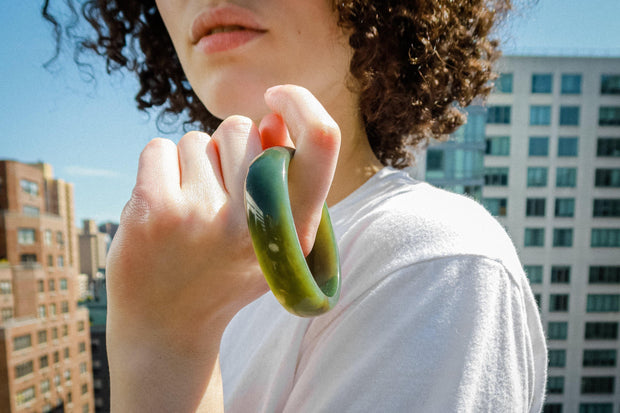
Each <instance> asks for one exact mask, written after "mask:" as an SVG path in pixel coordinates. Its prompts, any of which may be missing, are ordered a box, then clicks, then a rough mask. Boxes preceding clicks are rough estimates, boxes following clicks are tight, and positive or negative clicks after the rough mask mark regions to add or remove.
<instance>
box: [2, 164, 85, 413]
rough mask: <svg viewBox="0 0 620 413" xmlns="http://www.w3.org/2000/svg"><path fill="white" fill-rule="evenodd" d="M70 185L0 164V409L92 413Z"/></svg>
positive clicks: (38, 171)
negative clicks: (78, 289) (80, 306)
mask: <svg viewBox="0 0 620 413" xmlns="http://www.w3.org/2000/svg"><path fill="white" fill-rule="evenodd" d="M73 208H74V204H73V187H72V185H71V184H68V183H65V182H63V181H62V180H57V179H54V178H53V175H52V169H51V167H50V166H49V165H46V164H35V165H29V164H23V163H19V162H16V161H0V211H1V216H0V311H1V321H0V412H11V413H12V412H29V413H30V412H52V411H54V412H57V411H62V412H84V413H86V412H94V398H93V382H92V364H91V354H90V347H91V346H90V337H89V323H88V311H87V309H85V308H79V307H78V305H77V285H76V284H77V283H76V279H77V274H78V266H79V256H78V242H77V233H76V230H75V226H74V224H73V222H74V212H73V211H74V209H73Z"/></svg>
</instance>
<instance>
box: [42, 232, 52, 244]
mask: <svg viewBox="0 0 620 413" xmlns="http://www.w3.org/2000/svg"><path fill="white" fill-rule="evenodd" d="M43 239H44V242H45V245H47V246H50V245H52V231H51V230H49V229H46V230H45V236H44V237H43Z"/></svg>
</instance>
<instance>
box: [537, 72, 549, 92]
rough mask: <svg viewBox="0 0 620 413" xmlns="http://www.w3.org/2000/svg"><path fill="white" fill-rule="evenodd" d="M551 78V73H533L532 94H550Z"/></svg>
mask: <svg viewBox="0 0 620 413" xmlns="http://www.w3.org/2000/svg"><path fill="white" fill-rule="evenodd" d="M552 85H553V76H552V75H551V73H542V74H541V73H535V74H533V75H532V93H551V89H552Z"/></svg>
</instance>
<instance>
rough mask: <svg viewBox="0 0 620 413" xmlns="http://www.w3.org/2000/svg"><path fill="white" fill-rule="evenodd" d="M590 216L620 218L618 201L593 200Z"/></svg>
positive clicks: (616, 199)
mask: <svg viewBox="0 0 620 413" xmlns="http://www.w3.org/2000/svg"><path fill="white" fill-rule="evenodd" d="M592 216H593V217H595V218H597V217H610V218H618V217H620V199H618V198H612V199H595V200H594V206H593V209H592Z"/></svg>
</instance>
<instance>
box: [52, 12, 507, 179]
mask: <svg viewBox="0 0 620 413" xmlns="http://www.w3.org/2000/svg"><path fill="white" fill-rule="evenodd" d="M326 1H330V0H326ZM331 1H332V2H333V7H334V9H335V11H337V13H338V15H339V25H340V26H341V27H342V28H343V29H346V30H348V33H351V34H350V38H349V43H350V45H351V47H352V48H353V51H354V53H353V57H352V60H351V65H350V72H351V75H352V79H353V80H354V81H353V82H350V85H349V87H351V88H354V89H355V91H356V92H358V93H359V96H360V99H359V101H360V108H359V110H360V113H361V116H362V119H363V121H364V125H365V128H366V133H367V136H368V139H369V142H370V145H371V147H372V149H373V151H374V152H375V154H376V156H377V157H378V158H379V159H380V160H381V162H382V163H383V164H385V165H392V166H394V167H398V168H402V167H405V166H407V165H408V164H409V163H410V162H411V160H412V158H411V156H412V155H411V151H410V150H409V147H411V146H415V145H418V144H421V143H427V142H428V140H429V138H435V139H443V138H445V137H446V136H447V135H448V134H450V133H452V132H453V131H455V130H456V129H457V128H458V127H459V126H461V125H462V124H463V123H464V122H465V115H464V114H463V111H462V108H464V107H466V106H468V105H469V104H470V103H471V102H472V100H473V99H474V98H476V97H484V96H486V95H488V93H489V92H490V90H491V87H492V84H491V82H490V80H492V79H493V78H494V73H493V70H492V64H493V62H494V61H495V60H496V59H497V58H498V57H499V55H500V52H499V48H498V46H499V43H498V41H497V40H494V39H491V38H490V36H491V34H492V28H493V26H494V24H495V22H496V20H497V19H499V18H501V17H502V16H503V15H504V14H505V12H507V11H508V10H509V9H510V8H511V0H381V1H371V0H345V1H336V0H331ZM67 2H68V4H69V5H70V7H71V9H72V10H73V4H72V3H71V0H67ZM81 13H82V16H83V17H84V18H85V19H86V20H87V21H88V23H90V25H91V26H92V27H93V28H94V30H95V32H96V35H95V38H94V39H83V38H80V39H79V40H78V42H77V50H78V51H79V52H83V51H87V50H90V51H93V52H95V53H96V54H98V55H100V56H102V57H104V58H105V59H106V68H107V71H108V73H110V72H113V71H117V70H121V69H126V70H129V71H131V72H134V73H136V75H137V76H138V79H139V81H140V86H141V87H140V90H139V91H138V93H137V94H136V101H137V103H138V108H139V109H141V110H147V109H149V108H153V107H161V113H160V116H168V115H173V116H179V115H180V114H184V115H185V116H187V119H188V120H187V123H196V122H197V123H199V124H201V125H202V127H203V128H204V129H205V130H206V131H207V132H209V133H211V132H213V131H214V130H215V129H216V128H217V126H218V125H219V123H220V121H221V120H220V119H218V118H216V117H215V116H213V115H212V114H211V113H209V111H208V110H207V109H206V108H205V107H204V106H203V104H202V103H201V102H200V100H199V99H198V96H197V95H196V94H195V93H194V91H193V90H192V88H191V86H190V84H189V82H188V81H187V78H186V76H185V73H184V72H183V69H182V68H181V64H180V62H179V60H178V58H177V56H176V53H175V51H174V47H173V45H172V41H171V40H170V38H169V36H168V34H167V31H166V28H165V27H164V23H163V21H162V18H161V16H160V15H159V12H158V10H157V7H156V5H155V1H154V0H140V1H119V0H88V1H86V2H84V4H82V6H81ZM43 15H44V17H45V18H46V19H47V20H49V21H51V22H52V23H53V24H54V25H55V28H56V34H57V40H58V42H60V37H61V30H60V29H59V24H58V22H57V20H56V19H55V18H54V16H53V15H52V14H51V13H50V12H49V0H45V2H44V5H43ZM58 44H59V43H58ZM136 46H138V47H136Z"/></svg>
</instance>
